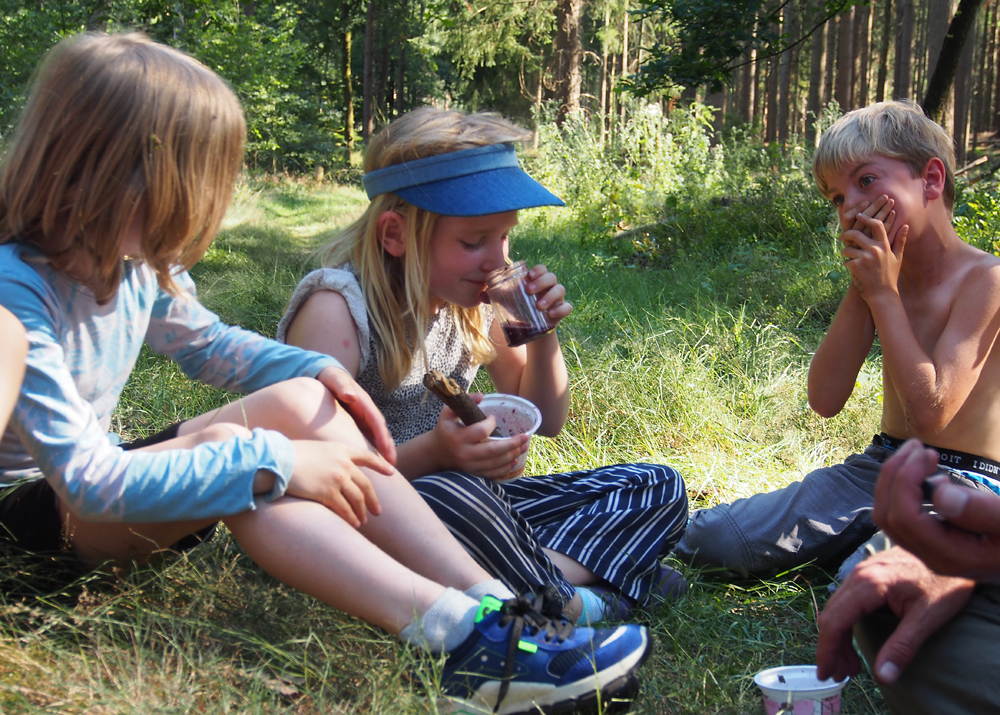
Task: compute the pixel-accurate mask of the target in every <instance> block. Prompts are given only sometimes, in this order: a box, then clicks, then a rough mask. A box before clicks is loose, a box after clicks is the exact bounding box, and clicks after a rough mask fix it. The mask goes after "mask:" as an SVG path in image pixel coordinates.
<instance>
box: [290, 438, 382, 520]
mask: <svg viewBox="0 0 1000 715" xmlns="http://www.w3.org/2000/svg"><path fill="white" fill-rule="evenodd" d="M292 445H293V446H294V447H295V471H294V472H292V478H291V479H290V480H289V482H288V488H287V489H286V490H285V494H288V495H290V496H294V497H299V498H300V499H309V500H310V501H315V502H319V503H320V504H322V505H324V506H325V507H327V508H328V509H330V510H331V511H333V512H334V513H335V514H337V515H338V516H340V517H341V518H342V519H343V520H344V521H346V522H347V523H348V524H350V525H351V526H353V527H354V528H358V527H359V526H362V525H364V524H366V523H368V512H371V513H372V514H374V515H375V516H378V515H379V514H380V513H381V512H382V507H381V506H380V505H379V502H378V497H377V496H376V494H375V488H374V487H373V486H372V483H371V481H370V480H369V479H368V477H367V476H366V475H365V473H364V472H362V471H361V469H360V468H361V467H367V468H368V469H372V470H374V471H376V472H379V473H381V474H385V475H391V474H392V473H393V469H392V465H390V464H389V463H388V462H386V461H385V460H384V459H383V458H382V457H380V456H379V455H377V454H375V453H374V452H370V451H368V450H361V449H355V448H354V447H349V446H347V445H345V444H339V443H331V442H319V441H310V440H293V441H292Z"/></svg>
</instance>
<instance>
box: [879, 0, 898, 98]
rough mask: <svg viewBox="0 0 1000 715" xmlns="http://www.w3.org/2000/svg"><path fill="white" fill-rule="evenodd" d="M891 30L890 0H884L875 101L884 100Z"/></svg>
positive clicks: (887, 76) (887, 77)
mask: <svg viewBox="0 0 1000 715" xmlns="http://www.w3.org/2000/svg"><path fill="white" fill-rule="evenodd" d="M893 34H894V33H893V31H892V0H885V7H884V8H883V10H882V42H881V43H879V49H878V79H877V80H876V82H875V101H876V102H883V101H885V83H886V81H887V80H888V79H889V38H891V37H892V36H893Z"/></svg>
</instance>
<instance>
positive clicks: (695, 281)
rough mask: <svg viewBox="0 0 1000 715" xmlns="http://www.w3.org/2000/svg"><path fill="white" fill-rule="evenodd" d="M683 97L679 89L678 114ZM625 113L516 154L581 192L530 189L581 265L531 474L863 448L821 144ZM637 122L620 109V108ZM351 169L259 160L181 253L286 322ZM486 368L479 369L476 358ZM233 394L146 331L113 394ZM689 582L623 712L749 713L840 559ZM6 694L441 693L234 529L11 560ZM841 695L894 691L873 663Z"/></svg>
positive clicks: (339, 209) (225, 294)
mask: <svg viewBox="0 0 1000 715" xmlns="http://www.w3.org/2000/svg"><path fill="white" fill-rule="evenodd" d="M678 114H682V113H678ZM648 122H649V125H648V126H637V125H634V124H633V125H630V126H629V127H622V128H620V132H619V135H618V138H617V139H616V142H615V143H613V144H612V145H611V146H610V147H601V146H599V145H598V144H597V143H596V142H595V141H594V137H593V136H592V134H591V133H590V130H589V129H588V128H587V127H585V126H582V125H581V126H577V127H572V126H571V127H569V128H568V129H566V130H564V131H563V132H562V133H559V134H557V133H556V132H555V130H554V129H549V130H546V132H544V133H543V136H542V143H541V147H542V148H541V149H540V150H539V151H538V152H537V153H535V154H532V155H528V156H526V157H525V162H526V166H528V168H529V169H530V170H531V171H532V172H533V173H534V174H535V175H536V176H538V177H539V178H541V179H542V180H543V181H544V182H545V183H547V184H548V185H550V186H551V187H552V188H553V189H554V190H556V192H557V193H559V194H560V195H562V196H565V197H566V198H567V203H568V206H567V207H566V208H564V209H552V210H534V211H528V212H524V213H523V214H522V216H521V223H520V225H519V226H518V227H517V228H516V229H515V231H514V233H513V235H512V257H514V258H524V259H526V260H527V261H528V262H529V263H535V262H543V263H545V264H546V265H547V266H549V267H550V268H551V269H552V270H553V271H554V272H555V273H556V274H557V275H558V276H559V277H560V279H561V280H562V282H563V283H564V284H565V285H566V289H567V295H568V300H569V301H570V302H572V303H573V305H574V312H573V314H572V315H571V316H570V317H569V318H568V319H566V320H565V321H564V322H563V324H562V326H561V327H560V338H561V341H562V344H563V350H564V353H565V356H566V361H567V364H568V366H569V370H570V377H571V382H572V390H573V401H572V407H571V413H570V418H569V421H568V423H567V425H566V427H565V429H564V430H563V432H562V434H560V435H559V436H558V437H557V438H555V439H544V438H537V439H535V440H533V443H532V449H531V452H530V455H529V461H528V473H545V472H550V471H556V470H559V471H562V470H567V469H572V468H585V467H592V466H598V465H602V464H607V463H611V462H624V461H628V462H632V461H653V462H665V463H669V464H671V465H674V466H675V467H677V468H678V469H679V470H680V471H681V472H682V473H683V475H684V477H685V480H686V482H687V486H688V494H689V496H690V499H691V505H692V507H699V506H711V505H713V504H716V503H718V502H720V501H729V500H732V499H734V498H737V497H741V496H747V495H750V494H752V493H754V492H758V491H762V490H769V489H774V488H777V487H780V486H782V485H784V484H787V483H788V482H790V481H793V480H795V479H797V478H799V477H800V476H801V475H802V474H804V473H805V472H806V471H808V470H810V469H813V468H816V467H819V466H822V465H825V464H828V463H830V462H834V461H838V460H842V459H843V458H844V457H846V456H847V455H848V454H851V453H852V452H855V451H857V450H860V449H862V448H863V446H864V445H865V444H866V443H867V442H868V441H869V440H870V439H871V435H872V433H873V432H875V431H877V429H878V424H879V413H880V401H881V379H880V370H881V361H880V356H879V354H878V348H877V346H876V349H875V350H874V351H873V353H872V355H870V356H869V359H868V361H867V362H866V364H865V367H864V370H863V372H862V374H861V375H860V376H859V379H858V384H857V386H856V388H855V391H854V394H853V396H852V397H851V399H850V401H849V402H848V404H847V406H846V407H845V408H844V410H843V411H842V413H841V414H839V415H838V416H836V417H834V418H832V419H829V420H824V419H821V418H820V417H818V416H817V415H816V414H814V413H813V412H811V410H810V409H809V407H808V404H807V401H806V392H805V384H806V371H807V369H808V365H809V360H810V357H811V354H812V352H813V350H814V349H815V347H816V345H817V344H818V342H819V340H820V339H821V337H822V335H823V331H824V330H825V328H826V326H827V325H828V323H829V320H830V318H831V317H832V315H833V313H834V311H835V310H836V307H837V304H838V302H839V299H840V296H841V295H842V294H843V291H844V290H845V289H846V287H847V281H848V280H849V278H848V276H847V274H846V271H844V270H843V269H842V267H841V264H840V261H839V256H838V253H837V243H836V233H835V225H834V222H833V212H832V210H831V208H830V206H829V205H828V204H827V202H825V201H824V200H823V199H822V198H821V197H819V195H818V193H817V192H816V191H815V189H814V188H813V187H812V184H811V179H810V177H809V175H808V167H809V155H808V151H806V150H805V149H803V148H802V147H796V146H794V145H793V146H791V148H787V149H785V150H782V151H778V150H777V149H775V148H773V147H766V146H763V145H761V144H759V143H756V142H754V141H752V140H750V139H749V138H747V137H746V136H744V135H739V134H736V135H729V136H725V137H715V138H714V140H713V138H712V137H711V133H710V129H709V128H708V126H707V124H706V122H704V121H703V120H702V119H699V117H698V115H697V112H692V113H691V114H690V115H688V114H683V116H679V117H677V118H672V119H671V120H669V121H668V120H666V119H663V118H657V117H652V118H650V119H649V120H648ZM630 132H631V133H630ZM960 188H961V192H960V202H959V206H958V209H957V210H956V216H957V219H956V220H957V222H958V223H959V225H960V227H961V231H962V232H963V235H964V236H965V237H966V238H968V240H973V241H976V242H977V243H978V244H979V245H982V246H983V247H986V248H993V247H994V246H993V241H994V240H995V231H994V228H993V227H994V226H996V225H997V224H996V222H995V221H994V219H995V217H996V214H997V206H996V205H995V203H994V201H993V199H992V195H993V193H992V192H991V191H987V190H986V188H985V187H983V186H981V185H977V186H969V187H967V186H964V185H963V186H962V187H960ZM365 205H366V200H365V198H364V194H363V193H362V192H361V191H360V189H359V188H358V187H357V186H356V185H355V184H352V183H351V182H349V181H348V182H345V183H344V184H342V185H338V184H332V183H329V182H327V183H315V182H308V181H305V180H296V179H292V178H288V177H278V178H274V177H272V178H269V179H265V178H253V177H247V178H245V179H244V180H243V181H242V182H241V183H240V185H239V186H238V188H237V192H236V196H235V199H234V203H233V206H232V208H231V210H230V212H229V214H228V216H227V219H226V222H225V225H224V228H223V230H222V232H221V233H220V235H219V237H218V238H217V240H216V241H215V242H214V244H213V245H212V246H211V248H210V249H209V251H208V253H207V254H206V255H205V257H204V258H203V260H202V261H201V262H200V263H199V264H198V265H197V266H195V268H194V269H193V271H192V274H193V276H194V278H195V280H196V282H197V284H198V288H199V296H200V298H201V299H202V301H203V302H204V303H205V304H206V305H207V306H208V307H209V308H211V309H212V310H214V311H216V312H217V313H219V314H220V315H221V316H222V318H223V319H224V320H226V321H228V322H232V323H237V324H239V325H242V326H244V327H246V328H249V329H252V330H256V331H259V332H261V333H264V334H267V335H273V332H274V327H275V325H276V324H277V321H278V319H279V317H280V315H281V313H282V310H283V308H284V305H285V302H286V300H287V299H288V296H289V295H290V293H291V291H292V288H293V287H294V286H295V284H296V282H297V280H298V279H299V278H300V277H301V276H302V275H303V274H304V273H305V272H306V271H307V270H308V269H309V268H310V267H312V266H314V265H315V264H316V262H315V251H316V250H317V249H318V248H319V247H320V246H322V245H323V243H324V242H325V241H326V240H327V239H328V238H329V237H330V236H331V235H332V234H333V233H334V232H336V231H337V230H338V229H339V228H340V227H342V226H344V225H345V224H346V223H347V222H349V221H350V220H352V219H353V218H354V217H356V216H357V215H359V213H360V212H361V211H362V210H363V208H364V206H365ZM476 388H477V389H480V390H482V391H488V390H490V389H491V388H490V385H489V384H488V381H487V379H486V377H485V375H483V376H482V377H481V378H479V380H478V381H477V384H476ZM232 399H235V397H234V396H232V395H228V394H224V393H221V392H219V391H217V390H214V389H210V388H206V387H203V386H200V385H196V384H193V383H191V382H190V381H189V380H187V379H186V378H185V377H184V376H183V375H182V374H181V373H180V372H179V370H177V369H176V368H175V367H174V366H173V364H172V363H170V362H168V361H166V360H164V359H162V358H160V357H159V356H156V355H153V354H151V353H147V352H144V353H143V354H142V355H141V357H140V359H139V362H138V364H137V366H136V370H135V372H134V374H133V377H132V379H131V381H130V382H129V384H128V386H127V388H126V392H125V394H124V396H123V399H122V401H121V403H120V405H119V408H118V411H117V413H116V415H115V418H114V424H113V428H114V429H115V430H116V431H117V432H119V433H120V434H121V435H122V436H123V437H125V438H126V439H128V438H135V437H139V436H144V435H147V434H149V433H151V432H153V431H155V430H158V429H160V428H162V427H164V426H166V425H167V424H169V423H171V422H173V421H175V420H178V419H184V418H186V417H191V416H194V415H196V414H199V413H201V412H204V411H205V410H207V409H210V408H212V407H214V406H217V405H219V404H222V403H224V402H225V401H228V400H232ZM674 565H676V566H677V567H678V568H680V569H681V570H682V571H683V572H684V574H685V575H686V576H687V578H688V580H689V582H690V584H691V587H690V591H689V593H688V594H687V595H686V596H685V597H684V598H682V599H681V600H680V601H678V602H677V603H674V604H671V605H669V606H661V607H659V608H658V609H653V610H649V611H646V612H643V613H641V614H640V615H639V619H640V620H641V621H642V622H643V623H645V624H647V625H648V626H649V627H650V629H651V630H652V632H653V634H654V638H655V648H654V651H653V654H652V657H651V658H650V660H649V661H648V663H647V664H646V666H645V668H644V669H643V670H642V672H641V677H642V691H641V694H640V696H639V698H638V699H637V700H636V701H635V702H634V703H633V704H632V710H631V712H634V713H648V714H650V715H652V714H654V713H655V714H656V715H664V714H668V713H670V714H673V713H676V714H681V713H683V714H691V715H694V714H699V715H704V714H705V713H727V714H734V715H735V714H741V713H760V712H763V705H762V703H761V700H760V695H759V692H758V691H757V688H756V687H755V686H754V684H753V681H752V677H753V674H754V673H755V672H757V671H758V670H761V669H763V668H767V667H772V666H776V665H782V664H796V663H810V662H814V647H815V642H816V634H817V629H816V616H817V612H818V610H820V609H822V607H823V604H824V602H825V601H826V599H827V597H828V590H827V585H828V584H829V583H830V580H831V579H830V575H829V574H828V573H826V572H824V571H823V570H821V569H820V568H817V567H815V566H807V567H804V568H802V569H800V570H797V571H794V572H791V573H784V574H777V575H774V576H773V577H770V578H767V579H763V580H762V579H750V580H743V581H736V582H730V581H727V580H726V579H725V578H724V575H723V574H717V573H711V572H707V571H695V570H692V569H690V568H686V567H684V566H682V565H681V564H679V563H677V564H674ZM0 581H2V584H0V711H2V712H9V713H101V714H103V713H135V714H142V713H150V714H152V713H296V714H303V715H307V714H312V713H387V714H388V713H393V714H395V713H429V712H438V711H439V710H440V709H441V708H442V707H443V703H442V702H441V701H440V699H439V697H438V688H437V685H436V678H435V673H436V672H438V671H439V668H440V662H436V661H435V660H434V659H432V658H429V657H427V656H425V655H422V654H421V653H418V652H415V651H413V650H410V649H407V648H404V647H403V646H401V645H400V644H399V643H397V641H396V640H395V639H394V638H392V637H391V636H389V635H387V634H386V633H384V632H381V631H380V630H378V629H376V628H373V627H370V626H368V625H366V624H365V623H362V622H360V621H358V620H356V619H353V618H350V617H348V616H346V615H344V614H343V613H339V612H337V611H334V610H332V609H330V608H328V607H326V606H323V605H321V604H319V603H318V602H316V601H314V600H312V599H310V598H308V597H306V596H303V595H300V594H298V593H296V592H294V591H292V590H290V589H288V588H286V587H284V586H283V585H281V584H280V583H278V582H276V581H274V580H273V579H271V578H270V577H269V576H267V575H266V574H264V573H263V572H262V571H261V570H260V569H258V568H257V567H256V566H255V565H254V564H253V563H252V562H251V561H250V560H249V559H248V558H247V557H246V556H245V555H243V554H242V552H241V551H240V549H239V547H238V546H237V545H236V544H235V542H233V541H232V540H231V539H230V538H229V535H228V534H227V533H226V532H225V529H220V533H219V534H218V535H217V536H216V538H214V539H213V540H212V541H210V542H209V543H207V544H205V545H203V546H202V547H200V548H199V549H197V550H195V551H194V552H191V553H189V554H187V555H185V556H182V557H177V558H172V559H169V560H166V561H164V562H163V563H158V564H154V565H147V566H143V567H141V568H137V569H134V570H132V571H130V572H120V573H115V574H111V575H91V576H87V577H84V578H81V579H79V580H78V581H76V582H75V583H74V584H72V585H70V586H68V587H63V586H59V587H56V586H53V585H52V584H53V582H51V581H48V580H46V578H45V574H44V573H41V572H38V571H36V566H32V565H27V564H19V563H12V562H7V563H5V564H3V565H2V566H0ZM842 712H843V713H845V714H846V715H862V714H874V713H882V712H884V708H883V706H882V701H881V698H880V696H879V694H878V691H877V690H876V688H875V687H874V685H873V681H872V680H871V679H870V678H869V677H868V676H866V675H864V674H862V675H861V676H859V677H858V678H856V679H855V680H854V681H852V683H851V684H849V685H848V687H847V688H846V690H845V691H844V704H843V710H842Z"/></svg>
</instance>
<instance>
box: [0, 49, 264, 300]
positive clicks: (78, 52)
mask: <svg viewBox="0 0 1000 715" xmlns="http://www.w3.org/2000/svg"><path fill="white" fill-rule="evenodd" d="M245 137H246V126H245V124H244V121H243V112H242V109H241V108H240V103H239V100H238V99H237V98H236V95H234V94H233V92H232V90H230V89H229V87H228V86H227V85H226V83H225V82H224V81H223V80H222V79H220V78H219V77H218V76H217V75H216V74H215V73H214V72H212V71H211V70H209V69H208V68H206V67H205V66H203V65H202V64H200V63H199V62H197V61H196V60H194V59H192V58H191V57H188V56H187V55H185V54H183V53H181V52H178V51H177V50H174V49H172V48H170V47H166V46H164V45H160V44H157V43H155V42H153V41H152V40H150V39H149V38H147V37H145V36H144V35H141V34H137V33H130V34H122V35H103V34H91V33H88V34H83V35H77V36H75V37H70V38H67V39H65V40H63V41H62V42H60V43H59V44H58V45H56V46H55V47H54V48H53V49H52V50H50V51H49V53H48V54H47V55H46V57H45V59H44V60H43V61H42V64H41V65H40V66H39V68H38V70H37V72H36V75H35V79H34V82H33V85H32V89H31V93H30V95H29V98H28V103H27V105H26V106H25V108H24V111H23V113H22V115H21V119H20V122H19V124H18V127H17V131H16V132H15V134H14V135H13V139H12V140H11V143H10V146H9V149H8V151H7V153H6V156H5V157H4V159H3V164H2V166H0V243H5V242H8V241H12V240H22V241H27V242H30V243H34V244H36V245H37V246H38V247H39V248H41V250H42V251H43V252H44V253H45V255H46V256H47V257H48V260H49V262H50V263H51V264H52V265H53V266H54V267H56V268H57V269H59V270H65V271H69V272H71V273H72V274H73V275H74V277H76V278H78V279H80V280H82V281H83V282H84V283H86V284H87V285H88V286H89V287H91V288H92V289H93V290H94V294H95V296H96V298H97V300H98V302H101V303H105V302H107V301H108V300H110V299H111V298H112V297H114V295H115V293H116V291H117V290H118V285H119V284H120V282H121V278H122V270H123V264H122V260H121V257H120V254H121V245H122V242H123V240H124V238H125V236H126V234H127V232H128V230H129V228H130V226H131V225H132V223H133V221H134V220H135V218H136V217H137V216H138V217H140V218H141V219H142V238H141V244H140V246H141V256H142V258H143V259H144V260H145V261H146V262H147V263H148V264H149V265H150V266H151V267H152V268H153V269H154V270H155V271H156V275H157V279H158V281H159V284H160V286H161V287H162V288H163V289H165V290H167V291H170V292H171V293H176V291H177V286H176V284H175V283H174V281H173V279H172V277H171V273H172V272H173V271H175V270H176V269H177V268H178V267H182V268H184V269H187V268H190V267H191V266H192V265H194V264H195V263H196V262H197V261H198V260H199V259H200V258H201V257H202V255H204V253H205V251H206V250H207V248H208V245H209V244H210V243H211V241H212V239H213V238H214V237H215V234H216V232H217V231H218V230H219V225H220V224H221V222H222V217H223V215H224V214H225V212H226V209H227V208H228V206H229V201H230V198H231V196H232V191H233V185H234V183H235V181H236V178H237V176H238V175H239V172H240V169H241V168H242V162H243V142H244V139H245ZM81 273H82V275H81Z"/></svg>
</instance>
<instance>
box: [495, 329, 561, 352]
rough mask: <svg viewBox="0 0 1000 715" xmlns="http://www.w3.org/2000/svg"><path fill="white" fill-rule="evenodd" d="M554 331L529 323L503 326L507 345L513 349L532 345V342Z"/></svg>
mask: <svg viewBox="0 0 1000 715" xmlns="http://www.w3.org/2000/svg"><path fill="white" fill-rule="evenodd" d="M552 330H553V328H549V327H541V326H537V325H531V324H529V323H511V324H508V325H504V326H503V334H504V337H505V338H507V345H509V346H510V347H512V348H516V347H517V346H519V345H524V344H525V343H530V342H531V341H532V340H536V339H537V338H540V337H542V336H543V335H545V334H546V333H551V332H552Z"/></svg>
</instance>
